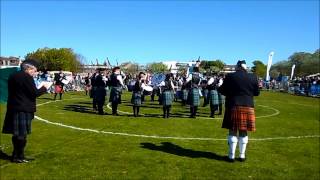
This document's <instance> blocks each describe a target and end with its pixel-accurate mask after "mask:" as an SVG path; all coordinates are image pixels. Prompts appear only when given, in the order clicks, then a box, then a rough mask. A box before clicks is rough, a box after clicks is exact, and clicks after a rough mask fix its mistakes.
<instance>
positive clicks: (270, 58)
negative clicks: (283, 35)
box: [266, 51, 274, 81]
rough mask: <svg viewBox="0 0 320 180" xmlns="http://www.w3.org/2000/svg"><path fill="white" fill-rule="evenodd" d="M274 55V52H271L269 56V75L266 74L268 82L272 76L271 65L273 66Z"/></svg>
mask: <svg viewBox="0 0 320 180" xmlns="http://www.w3.org/2000/svg"><path fill="white" fill-rule="evenodd" d="M273 54H274V52H273V51H271V52H270V54H269V59H268V64H267V74H266V81H270V75H269V72H270V68H271V65H272V58H273Z"/></svg>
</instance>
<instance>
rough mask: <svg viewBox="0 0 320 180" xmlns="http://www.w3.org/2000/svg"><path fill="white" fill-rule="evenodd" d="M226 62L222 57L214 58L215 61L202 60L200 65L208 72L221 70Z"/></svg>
mask: <svg viewBox="0 0 320 180" xmlns="http://www.w3.org/2000/svg"><path fill="white" fill-rule="evenodd" d="M224 66H225V63H224V62H223V61H221V60H220V59H217V60H213V61H206V60H202V61H201V64H200V67H201V68H202V69H204V70H205V71H207V72H219V71H221V70H222V69H223V67H224Z"/></svg>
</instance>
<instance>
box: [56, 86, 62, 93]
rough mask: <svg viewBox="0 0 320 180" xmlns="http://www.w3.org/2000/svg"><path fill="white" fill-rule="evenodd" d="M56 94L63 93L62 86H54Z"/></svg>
mask: <svg viewBox="0 0 320 180" xmlns="http://www.w3.org/2000/svg"><path fill="white" fill-rule="evenodd" d="M54 92H55V93H57V94H58V93H63V87H62V86H61V85H55V86H54Z"/></svg>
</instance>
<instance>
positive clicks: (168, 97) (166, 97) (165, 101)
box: [162, 91, 174, 106]
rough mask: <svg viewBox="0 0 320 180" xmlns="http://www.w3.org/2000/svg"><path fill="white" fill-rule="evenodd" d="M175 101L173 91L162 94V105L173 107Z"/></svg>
mask: <svg viewBox="0 0 320 180" xmlns="http://www.w3.org/2000/svg"><path fill="white" fill-rule="evenodd" d="M173 99H174V94H173V92H172V91H164V92H163V93H162V105H163V106H170V105H172V101H173Z"/></svg>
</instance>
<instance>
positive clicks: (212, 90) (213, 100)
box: [207, 76, 219, 118]
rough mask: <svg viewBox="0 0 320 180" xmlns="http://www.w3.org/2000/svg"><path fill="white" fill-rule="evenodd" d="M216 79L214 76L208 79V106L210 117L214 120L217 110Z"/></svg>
mask: <svg viewBox="0 0 320 180" xmlns="http://www.w3.org/2000/svg"><path fill="white" fill-rule="evenodd" d="M217 80H218V79H217V78H216V77H215V76H213V77H210V78H209V81H208V86H207V88H208V91H209V92H208V101H209V104H210V117H212V118H214V114H215V111H217V110H218V106H219V98H218V90H217V87H218V86H217V84H218V83H217Z"/></svg>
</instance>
